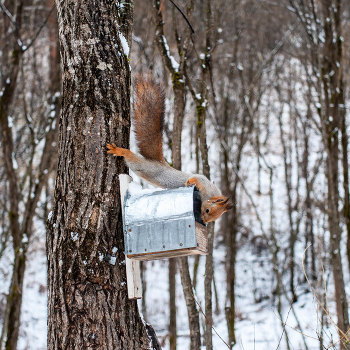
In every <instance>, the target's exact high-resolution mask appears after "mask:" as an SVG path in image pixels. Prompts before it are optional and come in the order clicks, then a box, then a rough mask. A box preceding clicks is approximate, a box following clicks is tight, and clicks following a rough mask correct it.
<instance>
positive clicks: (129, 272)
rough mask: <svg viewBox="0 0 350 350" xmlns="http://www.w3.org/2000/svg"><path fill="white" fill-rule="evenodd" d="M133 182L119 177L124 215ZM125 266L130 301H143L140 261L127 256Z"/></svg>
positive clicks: (129, 177) (125, 176) (128, 178)
mask: <svg viewBox="0 0 350 350" xmlns="http://www.w3.org/2000/svg"><path fill="white" fill-rule="evenodd" d="M131 181H132V177H131V176H129V175H127V174H120V175H119V187H120V201H121V206H122V212H123V214H124V205H123V204H124V197H125V193H126V191H127V189H128V188H129V183H130V182H131ZM125 266H126V284H127V286H128V298H129V299H141V298H142V289H141V273H140V261H138V260H134V259H129V258H128V257H127V256H126V254H125Z"/></svg>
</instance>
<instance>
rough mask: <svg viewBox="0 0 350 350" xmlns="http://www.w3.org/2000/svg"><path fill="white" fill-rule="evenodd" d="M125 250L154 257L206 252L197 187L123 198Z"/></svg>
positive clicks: (131, 255)
mask: <svg viewBox="0 0 350 350" xmlns="http://www.w3.org/2000/svg"><path fill="white" fill-rule="evenodd" d="M123 205H124V210H123V228H124V239H125V254H126V255H127V257H128V258H130V259H136V260H156V259H163V258H173V257H179V256H186V255H197V254H200V255H203V254H207V252H208V233H207V228H206V226H205V225H204V224H203V223H202V221H201V219H200V213H201V200H200V195H199V192H198V190H197V188H196V187H183V188H176V189H171V190H163V191H155V192H151V193H145V194H141V195H139V194H137V195H135V194H132V195H131V194H130V192H129V191H127V192H126V195H125V198H124V203H123Z"/></svg>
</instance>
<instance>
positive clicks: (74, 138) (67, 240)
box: [47, 1, 160, 349]
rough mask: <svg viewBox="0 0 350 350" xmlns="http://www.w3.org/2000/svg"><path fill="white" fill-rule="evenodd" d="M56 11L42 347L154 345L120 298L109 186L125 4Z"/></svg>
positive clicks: (127, 23)
mask: <svg viewBox="0 0 350 350" xmlns="http://www.w3.org/2000/svg"><path fill="white" fill-rule="evenodd" d="M119 5H120V6H119ZM57 10H58V19H59V21H58V22H59V29H60V31H59V32H60V43H61V56H62V59H63V62H62V65H63V70H64V71H63V77H64V78H63V97H62V101H63V102H62V117H61V120H60V144H59V163H58V173H57V179H56V186H55V202H54V206H53V211H52V213H51V214H50V215H49V219H48V223H47V254H48V288H49V295H48V309H49V314H48V348H49V349H67V348H69V349H76V348H77V347H79V348H88V347H91V346H92V347H94V348H98V349H115V348H118V349H149V347H150V341H151V344H152V347H153V348H154V349H160V345H159V343H158V341H157V338H156V336H155V333H154V331H153V329H152V327H151V326H149V325H146V324H145V323H143V322H142V320H141V317H140V315H139V312H138V308H137V303H136V301H135V300H128V298H127V287H126V282H127V281H126V271H125V256H124V253H123V250H124V240H123V229H122V217H121V206H120V196H119V185H118V174H119V173H124V172H125V171H126V168H125V165H124V162H123V161H122V160H115V159H114V158H112V157H110V156H108V155H107V150H106V144H107V142H109V143H111V142H114V143H116V144H117V145H118V146H121V147H125V148H127V147H128V144H129V130H130V67H129V63H128V54H129V45H130V38H131V35H130V34H131V30H132V18H133V1H127V2H123V3H122V4H119V3H117V6H116V4H115V3H110V2H108V3H107V2H105V1H94V2H89V3H79V4H78V3H76V2H69V1H61V2H59V3H57ZM128 40H129V41H128ZM111 256H114V257H115V259H114V260H115V263H113V259H111Z"/></svg>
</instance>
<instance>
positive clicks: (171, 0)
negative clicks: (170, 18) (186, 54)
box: [170, 0, 194, 34]
mask: <svg viewBox="0 0 350 350" xmlns="http://www.w3.org/2000/svg"><path fill="white" fill-rule="evenodd" d="M170 2H171V3H172V4H173V5H174V6H175V7H176V8H177V9H178V10H179V11H180V13H181V14H182V16H183V18H184V19H185V21H186V22H187V24H188V26H189V27H190V29H191V31H192V33H193V34H194V30H193V28H192V26H191V23H190V21H189V20H188V19H187V17H186V16H185V14H184V13H183V12H182V11H181V10H180V8H179V6H177V5H176V4H175V2H174V1H173V0H170Z"/></svg>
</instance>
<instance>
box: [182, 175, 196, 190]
mask: <svg viewBox="0 0 350 350" xmlns="http://www.w3.org/2000/svg"><path fill="white" fill-rule="evenodd" d="M185 186H186V187H190V186H197V188H198V189H199V190H200V185H199V183H198V180H197V179H196V178H195V177H191V178H189V179H188V180H187V181H186V182H185Z"/></svg>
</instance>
